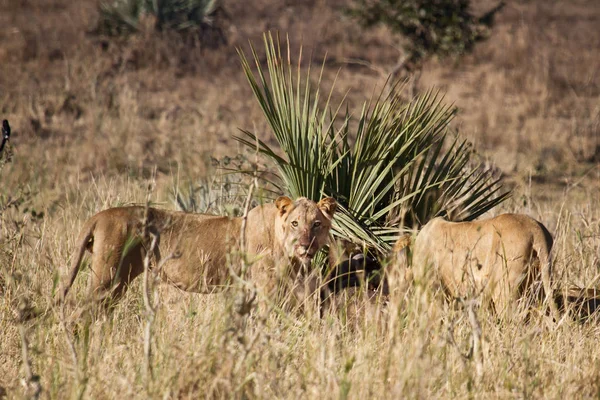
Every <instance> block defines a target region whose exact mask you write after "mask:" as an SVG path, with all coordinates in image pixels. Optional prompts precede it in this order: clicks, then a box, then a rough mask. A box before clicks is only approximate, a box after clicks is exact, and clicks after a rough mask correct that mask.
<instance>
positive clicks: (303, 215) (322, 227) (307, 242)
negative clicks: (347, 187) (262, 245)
mask: <svg viewBox="0 0 600 400" xmlns="http://www.w3.org/2000/svg"><path fill="white" fill-rule="evenodd" d="M275 206H276V207H277V210H278V218H277V221H276V227H275V232H276V236H277V239H278V241H279V243H281V245H282V247H283V249H284V251H285V253H286V254H287V255H288V256H289V257H290V258H296V259H298V261H300V262H301V263H302V264H304V265H307V264H309V263H310V262H311V260H312V259H313V257H314V256H315V254H316V253H317V252H318V251H319V249H320V248H321V247H323V245H325V244H326V243H327V241H328V238H329V230H330V229H331V221H332V219H333V214H334V212H335V209H336V206H337V203H336V201H335V199H333V198H332V197H326V198H324V199H322V200H321V201H319V202H318V203H315V202H314V201H312V200H309V199H307V198H305V197H300V198H298V199H296V201H293V200H291V199H290V198H289V197H285V196H282V197H279V198H278V199H277V200H276V201H275Z"/></svg>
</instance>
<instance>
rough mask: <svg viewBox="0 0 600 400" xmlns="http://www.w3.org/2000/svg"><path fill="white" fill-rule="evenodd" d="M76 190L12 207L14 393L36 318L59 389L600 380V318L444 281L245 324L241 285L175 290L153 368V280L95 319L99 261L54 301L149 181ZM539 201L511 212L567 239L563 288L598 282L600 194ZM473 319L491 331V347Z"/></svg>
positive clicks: (562, 387)
mask: <svg viewBox="0 0 600 400" xmlns="http://www.w3.org/2000/svg"><path fill="white" fill-rule="evenodd" d="M175 185H176V179H175V178H173V179H172V180H171V181H170V182H162V183H159V184H158V185H157V190H156V192H154V194H153V195H152V196H151V201H153V202H156V203H159V204H163V205H164V206H165V207H167V208H171V207H173V204H174V203H173V200H172V196H171V195H170V194H169V193H170V192H171V191H172V189H173V187H174V186H175ZM65 186H66V187H65V189H66V191H68V192H72V193H75V194H74V195H73V196H72V197H71V198H70V200H69V202H68V203H66V204H65V206H64V207H61V208H60V209H59V210H57V211H55V212H54V213H53V214H52V215H50V216H48V217H45V218H44V219H43V220H34V219H31V218H29V219H28V220H27V221H25V222H24V223H23V224H20V225H15V224H14V222H15V221H19V218H21V217H22V213H14V212H13V213H10V212H9V213H5V214H4V215H3V216H2V218H3V220H2V222H3V225H2V229H3V238H4V242H3V244H4V246H3V249H2V257H3V263H2V277H3V280H2V287H1V289H2V296H3V297H2V298H3V301H2V302H1V303H0V320H1V321H2V336H1V339H0V344H1V349H2V351H0V361H1V362H0V386H1V387H3V388H4V389H5V390H6V391H7V393H8V395H9V397H11V398H12V397H17V398H18V397H22V396H25V393H26V392H25V388H24V386H23V385H22V384H25V385H26V386H28V387H29V390H33V389H31V388H32V387H34V388H35V385H34V386H32V384H31V382H29V383H28V382H27V376H26V373H25V370H24V365H25V364H24V362H23V356H22V354H23V351H22V349H23V346H22V343H23V342H22V335H21V333H20V328H21V327H22V328H23V330H22V332H23V333H24V337H25V338H26V339H27V341H28V346H27V349H28V352H27V357H28V361H29V365H30V368H31V371H32V376H33V377H34V380H35V379H37V378H36V376H38V377H39V386H40V387H41V396H42V397H43V398H65V397H84V398H115V397H121V396H129V397H132V398H149V397H150V398H159V397H160V398H165V397H166V398H196V397H211V398H215V397H216V398H223V397H226V398H231V397H240V398H241V397H246V398H247V397H249V398H265V397H278V398H298V397H301V396H308V397H311V398H340V397H341V398H373V397H383V398H398V397H501V398H508V397H538V398H539V397H545V398H548V397H550V398H559V397H560V398H564V397H576V398H580V397H592V396H596V395H597V394H598V390H599V389H600V388H599V387H598V384H597V379H596V377H597V375H598V373H600V370H599V369H598V368H599V366H600V363H599V360H598V356H597V352H595V348H596V337H597V334H598V329H600V325H598V324H597V323H596V322H595V320H593V321H589V322H587V323H583V324H581V323H577V322H575V321H573V320H571V319H565V320H563V321H561V322H560V323H558V324H557V323H554V322H552V321H551V319H550V318H549V317H548V316H546V315H544V312H543V309H542V307H541V306H539V307H538V308H535V309H534V311H533V313H532V316H531V319H530V321H529V322H523V320H514V321H512V320H511V321H503V322H499V321H498V320H497V318H496V317H495V316H493V315H492V314H490V313H489V312H488V311H487V310H485V309H478V308H477V307H475V308H474V312H475V314H474V315H471V316H470V315H469V310H468V308H466V309H465V308H461V307H458V306H455V305H452V304H447V303H445V302H444V301H443V300H442V297H441V294H440V293H437V292H436V290H435V287H436V286H435V285H417V286H416V287H415V288H413V289H412V290H411V291H410V292H409V293H408V294H407V295H406V296H404V297H402V298H397V299H392V300H391V302H390V303H389V304H388V305H387V306H385V307H381V306H378V305H374V304H371V303H369V302H368V301H365V300H364V299H361V298H359V299H357V300H356V302H355V303H354V307H353V308H352V309H351V310H350V311H349V314H352V315H345V311H344V310H343V309H342V310H341V311H340V312H338V313H336V312H330V313H327V314H326V315H325V316H324V317H323V318H319V317H318V313H315V312H312V313H306V314H295V313H280V312H275V311H271V312H267V310H266V309H264V308H263V309H256V310H255V311H254V313H253V314H252V316H251V317H249V318H248V319H247V321H246V322H245V323H244V324H240V323H239V320H238V319H239V316H238V315H237V314H236V312H235V309H236V308H235V304H234V303H235V297H236V296H235V293H236V292H235V290H236V289H235V288H232V290H231V291H229V292H226V293H217V294H213V295H199V294H190V293H184V292H181V291H180V290H177V289H174V288H172V287H169V286H159V287H158V288H157V289H156V293H154V292H153V294H156V297H155V298H156V299H157V300H158V307H157V312H156V318H155V319H154V321H153V324H152V335H151V339H150V344H151V346H152V357H151V359H150V362H151V364H150V366H151V368H150V370H151V371H152V373H151V374H150V375H147V374H146V373H145V368H144V363H145V362H146V356H145V354H146V353H145V350H144V346H145V340H144V331H145V325H146V321H147V314H146V308H145V306H144V301H143V297H144V296H143V293H142V292H143V285H142V279H138V280H137V281H136V283H134V285H133V288H132V290H130V291H129V292H128V293H127V295H126V296H125V298H124V299H123V300H122V301H121V302H120V303H119V305H118V306H117V307H116V309H115V310H114V312H113V313H112V314H110V315H104V316H100V317H98V318H95V319H93V318H90V317H89V316H88V314H87V313H86V312H82V311H81V310H82V309H85V286H86V285H85V280H86V278H87V275H88V274H89V271H88V270H86V269H84V270H83V271H82V273H81V274H80V275H81V276H80V277H79V278H78V279H77V281H76V285H75V290H74V291H73V292H72V293H71V294H70V298H71V301H70V302H69V304H68V305H67V306H66V307H65V310H64V315H63V314H62V313H61V311H60V309H58V308H56V307H53V306H52V293H53V288H54V287H55V279H56V278H57V274H61V275H62V274H64V273H65V271H66V267H67V264H68V261H69V260H70V258H71V255H72V254H73V253H74V248H73V246H74V240H75V237H76V234H77V230H78V227H79V226H80V225H81V224H82V223H83V221H84V220H85V219H86V218H87V217H88V216H89V215H91V214H92V213H94V212H96V211H98V210H101V209H104V208H106V207H109V206H115V205H119V204H123V203H127V202H130V201H136V202H140V203H143V202H144V201H145V199H146V185H142V184H137V183H133V182H131V181H127V180H126V179H99V180H98V181H97V182H96V183H95V184H94V189H92V188H88V189H87V190H79V191H78V190H77V189H76V188H74V187H71V186H69V185H65ZM90 189H91V190H90ZM89 192H93V194H91V195H90V194H89ZM574 194H576V193H574ZM240 197H241V196H240ZM528 201H529V203H530V204H532V205H533V207H532V208H531V209H526V208H524V207H523V206H522V205H519V204H517V203H516V202H512V203H509V204H507V205H506V206H504V207H505V209H504V210H498V212H500V211H523V212H528V213H529V214H531V215H533V216H535V217H537V218H539V219H540V220H542V221H545V222H546V224H547V225H548V226H549V228H550V230H551V231H552V232H553V233H554V236H555V238H556V242H555V246H554V260H555V267H556V268H555V270H556V272H555V277H556V285H557V286H558V287H562V286H567V285H570V284H579V285H589V284H593V283H594V282H595V280H597V271H598V268H599V266H600V265H599V264H600V261H599V259H598V254H599V253H598V249H599V247H600V232H599V229H598V226H599V222H600V214H599V212H598V210H599V209H600V208H599V207H598V206H599V203H598V197H595V198H588V199H587V200H583V201H581V199H580V198H578V196H576V195H572V194H571V193H567V194H566V195H565V196H564V197H563V199H562V201H561V202H559V203H554V202H550V203H545V202H542V201H539V200H538V198H537V197H536V196H535V195H531V196H529V199H528ZM13 238H14V239H13ZM24 307H26V309H25V308H24ZM30 308H34V309H36V310H37V311H38V312H41V313H42V315H41V316H39V317H38V318H35V319H32V320H26V318H25V320H24V321H23V322H21V323H19V321H18V317H19V313H21V314H23V313H24V311H23V310H24V309H25V311H27V310H29V309H30ZM357 309H358V310H357ZM19 310H21V311H19ZM361 310H362V311H361ZM25 317H26V315H25ZM473 317H475V318H476V321H477V323H478V325H480V327H481V332H482V335H481V342H480V350H478V351H473V349H472V343H473V337H474V332H476V327H477V324H473V319H472V318H473ZM475 337H479V336H477V335H476V336H475ZM71 349H72V350H71ZM29 378H31V377H29Z"/></svg>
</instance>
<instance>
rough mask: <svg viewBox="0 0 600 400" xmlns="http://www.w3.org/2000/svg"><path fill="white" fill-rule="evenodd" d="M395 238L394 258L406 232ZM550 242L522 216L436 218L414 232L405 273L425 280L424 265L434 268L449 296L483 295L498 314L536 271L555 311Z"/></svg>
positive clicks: (543, 230)
mask: <svg viewBox="0 0 600 400" xmlns="http://www.w3.org/2000/svg"><path fill="white" fill-rule="evenodd" d="M400 241H402V243H397V246H395V250H396V251H397V252H399V253H398V255H397V256H396V257H397V258H398V257H401V258H402V257H405V256H406V254H405V252H406V245H407V244H408V242H407V240H406V237H403V238H401V239H400ZM400 241H399V242H400ZM552 242H553V241H552V236H551V235H550V233H549V232H548V230H547V229H546V228H545V227H544V225H542V224H541V223H539V222H538V221H536V220H534V219H532V218H530V217H528V216H526V215H519V214H503V215H499V216H497V217H495V218H490V219H485V220H480V221H473V222H461V223H454V222H448V221H446V220H444V219H443V218H435V219H433V220H431V221H430V222H429V223H427V224H426V225H425V226H424V227H423V229H421V231H420V232H419V234H418V235H417V237H416V239H415V243H414V248H413V256H412V265H413V268H412V271H411V272H412V274H410V273H407V274H406V276H407V277H409V278H410V279H425V277H426V272H427V270H428V267H433V271H434V272H435V273H436V274H437V276H438V277H439V282H440V283H441V285H442V287H443V288H444V290H445V291H446V292H447V293H448V294H449V295H450V296H452V297H465V296H468V295H482V297H483V299H484V300H485V302H486V303H488V304H490V305H492V307H493V309H494V310H495V311H496V312H497V313H498V314H500V315H501V314H503V313H505V312H506V311H508V309H509V307H513V306H514V305H515V304H516V300H517V299H519V298H521V297H522V296H523V295H524V293H525V291H526V290H527V289H528V288H529V287H531V286H532V284H533V283H534V281H536V280H538V279H539V277H540V276H541V281H542V284H543V291H544V293H545V295H546V300H547V302H548V304H549V305H550V307H551V309H552V311H553V313H554V314H555V316H558V314H557V309H556V306H555V304H554V302H553V301H552V299H553V291H552V286H551V280H550V278H551V262H550V250H551V249H552ZM396 263H397V264H399V265H400V264H404V263H405V261H403V260H402V259H401V260H396ZM413 274H414V277H413Z"/></svg>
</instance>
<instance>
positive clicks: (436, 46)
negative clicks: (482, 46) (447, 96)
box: [349, 0, 503, 60]
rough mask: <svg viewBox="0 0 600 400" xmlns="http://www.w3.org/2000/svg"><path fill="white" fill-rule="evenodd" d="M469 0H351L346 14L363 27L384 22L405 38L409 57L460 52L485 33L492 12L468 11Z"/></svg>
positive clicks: (416, 58)
mask: <svg viewBox="0 0 600 400" xmlns="http://www.w3.org/2000/svg"><path fill="white" fill-rule="evenodd" d="M470 3H471V1H470V0H375V1H373V0H355V1H354V5H353V7H351V8H350V9H349V13H350V14H351V15H352V16H354V17H356V18H357V19H358V21H359V22H360V23H361V24H362V25H363V26H366V27H370V26H373V25H377V24H384V25H386V26H388V27H389V28H390V29H391V30H392V31H394V32H396V33H399V34H401V35H402V36H403V37H404V38H405V39H406V44H405V46H404V47H405V50H406V51H407V53H408V55H409V58H410V59H412V60H419V59H422V58H424V57H426V56H429V55H431V54H437V55H441V56H446V55H454V54H462V53H464V52H466V51H468V50H470V49H471V48H472V47H473V45H474V44H475V43H476V42H477V41H479V40H481V39H483V38H485V37H487V36H488V33H489V27H490V25H491V22H492V19H493V18H492V17H493V15H494V14H495V13H496V12H497V11H498V10H499V9H500V8H501V7H502V6H503V3H500V5H499V6H498V7H496V8H494V9H493V10H492V11H490V12H488V13H486V14H485V15H484V16H483V17H481V18H477V17H475V16H473V15H472V14H471V12H470V11H469V5H470Z"/></svg>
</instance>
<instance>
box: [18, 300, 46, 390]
mask: <svg viewBox="0 0 600 400" xmlns="http://www.w3.org/2000/svg"><path fill="white" fill-rule="evenodd" d="M21 308H26V305H23V306H22V307H21ZM22 314H23V313H22V312H19V333H20V335H21V356H22V358H23V360H22V361H23V372H24V373H25V377H24V378H23V379H22V380H21V384H22V385H23V388H24V389H25V396H26V397H28V398H32V399H38V398H39V397H40V394H41V393H42V385H41V383H40V377H39V375H35V374H34V373H33V368H32V366H31V360H30V359H29V341H28V340H27V332H26V330H25V325H24V324H23V318H21V317H22Z"/></svg>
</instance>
